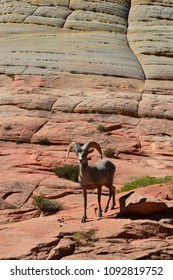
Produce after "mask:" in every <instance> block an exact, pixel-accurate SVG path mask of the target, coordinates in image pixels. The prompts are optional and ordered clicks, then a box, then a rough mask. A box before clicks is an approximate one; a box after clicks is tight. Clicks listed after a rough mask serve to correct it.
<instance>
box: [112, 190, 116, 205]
mask: <svg viewBox="0 0 173 280" xmlns="http://www.w3.org/2000/svg"><path fill="white" fill-rule="evenodd" d="M115 190H116V188H115V187H114V186H112V207H111V210H113V209H114V206H115V205H116V202H115Z"/></svg>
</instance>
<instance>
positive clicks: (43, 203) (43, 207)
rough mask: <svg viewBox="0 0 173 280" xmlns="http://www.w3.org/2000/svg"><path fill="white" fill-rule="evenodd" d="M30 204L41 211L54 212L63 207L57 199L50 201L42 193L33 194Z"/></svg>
mask: <svg viewBox="0 0 173 280" xmlns="http://www.w3.org/2000/svg"><path fill="white" fill-rule="evenodd" d="M32 199H33V202H32V204H33V205H34V206H35V207H36V208H37V209H39V210H40V211H41V212H43V213H50V214H53V213H56V212H58V211H60V210H62V209H63V204H62V203H61V202H59V201H52V200H50V199H48V198H46V197H45V195H44V194H40V195H33V196H32Z"/></svg>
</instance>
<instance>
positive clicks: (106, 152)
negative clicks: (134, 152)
mask: <svg viewBox="0 0 173 280" xmlns="http://www.w3.org/2000/svg"><path fill="white" fill-rule="evenodd" d="M103 154H104V155H105V156H106V157H108V158H114V157H115V149H114V148H111V147H109V148H107V149H106V150H104V152H103Z"/></svg>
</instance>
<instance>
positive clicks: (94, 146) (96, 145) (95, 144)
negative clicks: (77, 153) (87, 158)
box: [82, 141, 103, 158]
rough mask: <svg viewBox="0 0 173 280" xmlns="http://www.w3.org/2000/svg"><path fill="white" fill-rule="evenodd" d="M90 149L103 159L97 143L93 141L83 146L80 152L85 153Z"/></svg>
mask: <svg viewBox="0 0 173 280" xmlns="http://www.w3.org/2000/svg"><path fill="white" fill-rule="evenodd" d="M91 148H95V149H96V150H97V151H98V152H99V154H100V155H101V158H103V154H102V150H101V148H100V145H99V144H98V143H97V142H94V141H91V142H88V143H87V144H85V145H83V147H82V150H85V151H86V152H87V151H89V149H91Z"/></svg>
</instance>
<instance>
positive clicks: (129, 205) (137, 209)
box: [119, 191, 168, 216]
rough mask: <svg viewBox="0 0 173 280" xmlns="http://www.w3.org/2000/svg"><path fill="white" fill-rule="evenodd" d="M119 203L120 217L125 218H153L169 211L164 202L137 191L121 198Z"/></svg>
mask: <svg viewBox="0 0 173 280" xmlns="http://www.w3.org/2000/svg"><path fill="white" fill-rule="evenodd" d="M119 203H120V215H123V216H151V215H154V214H157V213H163V212H165V211H166V210H168V206H167V204H166V203H165V202H164V201H162V200H159V199H156V198H154V197H151V196H149V195H141V194H138V193H136V192H135V191H132V192H129V193H127V194H126V195H124V196H122V197H120V199H119Z"/></svg>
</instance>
